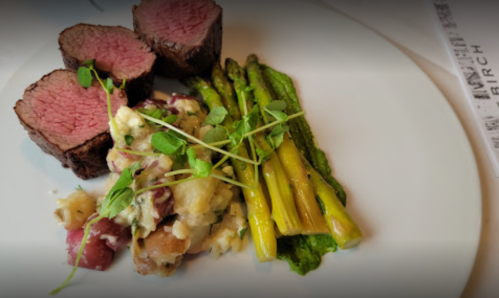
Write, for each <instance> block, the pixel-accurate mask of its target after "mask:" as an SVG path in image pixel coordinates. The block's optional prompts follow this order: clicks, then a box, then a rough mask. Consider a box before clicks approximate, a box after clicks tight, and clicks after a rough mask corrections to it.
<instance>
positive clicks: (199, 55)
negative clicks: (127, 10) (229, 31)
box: [132, 5, 223, 79]
mask: <svg viewBox="0 0 499 298" xmlns="http://www.w3.org/2000/svg"><path fill="white" fill-rule="evenodd" d="M136 9H137V5H134V7H133V9H132V12H133V28H134V30H135V32H136V33H137V34H138V35H139V37H140V39H142V40H143V41H144V42H145V43H146V44H147V45H148V46H149V47H150V48H151V49H152V50H153V51H154V52H155V53H156V55H157V58H156V66H155V68H156V72H157V73H158V74H161V75H164V76H166V77H169V78H174V79H181V78H184V77H188V76H192V75H202V74H204V73H205V72H207V71H209V70H210V69H211V66H213V65H214V64H215V63H216V64H219V63H220V55H221V51H222V33H223V31H222V12H220V15H219V16H218V18H217V20H216V22H215V23H214V25H213V26H212V27H211V30H210V32H209V33H208V35H207V36H206V38H205V39H204V40H203V44H202V45H201V46H185V45H182V44H178V43H173V42H171V41H168V40H162V39H160V38H158V37H157V36H156V35H152V34H147V33H146V32H144V31H143V30H142V28H141V27H140V22H139V20H137V17H136V14H135V10H136Z"/></svg>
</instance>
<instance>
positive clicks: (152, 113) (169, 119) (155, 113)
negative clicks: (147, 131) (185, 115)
mask: <svg viewBox="0 0 499 298" xmlns="http://www.w3.org/2000/svg"><path fill="white" fill-rule="evenodd" d="M137 112H139V113H142V114H145V115H147V116H149V117H152V118H154V119H157V120H161V121H163V122H166V123H168V124H173V123H175V121H177V119H178V116H177V115H174V114H171V115H167V116H166V117H164V115H165V114H168V110H167V109H143V108H140V109H137ZM148 122H150V123H153V124H155V125H156V123H154V122H152V121H148Z"/></svg>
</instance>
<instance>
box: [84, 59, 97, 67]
mask: <svg viewBox="0 0 499 298" xmlns="http://www.w3.org/2000/svg"><path fill="white" fill-rule="evenodd" d="M81 65H82V66H88V67H94V65H95V59H90V60H87V61H85V62H83V63H82V64H81Z"/></svg>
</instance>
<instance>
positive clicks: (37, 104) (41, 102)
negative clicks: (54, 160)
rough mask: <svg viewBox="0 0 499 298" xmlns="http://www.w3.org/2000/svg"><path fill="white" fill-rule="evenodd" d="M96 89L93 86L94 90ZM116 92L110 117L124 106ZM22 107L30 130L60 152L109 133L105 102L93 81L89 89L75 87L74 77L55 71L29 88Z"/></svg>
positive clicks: (70, 74)
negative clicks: (56, 146) (37, 131)
mask: <svg viewBox="0 0 499 298" xmlns="http://www.w3.org/2000/svg"><path fill="white" fill-rule="evenodd" d="M94 85H95V86H94ZM119 94H120V93H119V92H114V93H113V95H112V96H111V106H112V111H113V114H115V113H116V111H117V110H118V108H119V107H120V106H121V105H122V104H123V103H122V99H121V98H120V96H119ZM22 103H23V104H24V105H26V106H29V107H30V108H28V109H23V110H24V112H23V115H22V118H23V119H24V121H25V122H26V123H27V124H28V125H30V126H31V127H37V128H38V130H39V131H41V132H42V133H43V134H44V136H45V137H46V138H47V140H48V141H49V142H51V143H54V144H57V145H58V146H59V148H60V149H61V150H68V149H71V148H73V147H76V146H78V145H80V144H82V143H84V142H86V141H87V140H88V139H89V136H96V135H98V134H101V133H103V132H106V131H107V130H108V129H109V124H108V122H109V117H108V111H107V98H106V93H105V92H104V90H103V89H102V88H101V87H100V86H98V83H97V82H96V81H94V83H93V85H92V86H91V87H90V88H86V89H85V88H83V87H81V86H80V84H79V83H78V78H77V76H76V73H73V72H70V71H56V72H54V73H52V75H50V76H46V77H45V78H43V79H42V80H41V81H39V82H38V84H37V87H36V88H30V89H28V90H27V91H26V93H25V95H24V100H23V101H22Z"/></svg>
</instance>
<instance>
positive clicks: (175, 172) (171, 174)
mask: <svg viewBox="0 0 499 298" xmlns="http://www.w3.org/2000/svg"><path fill="white" fill-rule="evenodd" d="M194 172H195V170H193V169H183V170H177V171H173V172H169V173H166V174H165V177H171V176H175V175H182V174H192V173H194Z"/></svg>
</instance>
